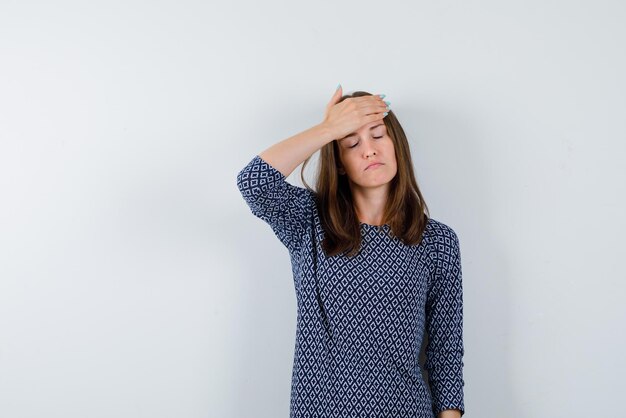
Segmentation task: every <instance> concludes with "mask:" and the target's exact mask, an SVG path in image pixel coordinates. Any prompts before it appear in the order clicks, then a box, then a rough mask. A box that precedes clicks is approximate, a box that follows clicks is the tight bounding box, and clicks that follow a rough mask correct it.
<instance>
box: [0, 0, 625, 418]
mask: <svg viewBox="0 0 626 418" xmlns="http://www.w3.org/2000/svg"><path fill="white" fill-rule="evenodd" d="M625 21H626V6H625V3H624V2H622V1H590V0H589V1H565V0H560V1H556V0H555V1H546V0H541V1H537V0H533V1H516V2H502V1H438V2H430V1H429V2H423V1H419V2H415V1H410V2H409V1H405V2H381V1H379V2H366V1H346V2H330V1H326V2H322V1H316V2H308V3H302V2H287V1H283V2H278V1H264V2H256V1H247V2H241V1H240V2H223V3H221V4H214V3H213V2H202V1H195V2H194V1H176V2H174V1H142V2H140V1H106V2H104V1H101V2H95V1H90V2H78V1H75V2H70V1H57V2H44V1H41V2H28V1H19V2H18V1H3V2H2V3H0V52H1V54H0V57H1V58H0V59H1V61H2V63H1V65H0V141H1V142H0V193H1V194H0V198H1V201H0V416H2V417H3V418H21V417H46V418H53V417H63V418H73V417H81V418H82V417H117V418H120V417H150V418H156V417H177V418H178V417H185V418H193V417H219V418H227V417H233V418H235V417H236V418H239V417H272V418H275V417H287V416H288V412H289V394H290V392H289V391H290V383H291V382H290V378H291V367H292V361H293V344H294V338H295V321H296V300H295V294H294V288H293V282H292V277H291V266H290V264H289V257H288V253H287V250H286V249H285V248H284V247H283V246H282V244H281V243H280V242H279V241H278V239H277V238H276V237H275V236H274V235H273V233H272V231H271V230H270V228H269V227H268V226H267V225H265V224H264V223H263V222H262V221H261V220H259V219H257V218H255V217H254V216H253V215H252V214H251V212H250V211H249V208H248V207H247V206H246V205H245V202H244V201H243V199H242V197H241V195H240V194H239V191H238V189H237V188H236V184H235V177H236V174H237V172H238V171H239V170H240V169H241V168H243V166H244V165H245V164H247V163H248V162H249V161H250V159H252V157H253V156H254V155H255V154H256V153H258V152H260V151H262V150H264V149H265V148H267V147H269V146H270V145H272V144H273V143H275V142H278V141H280V140H282V139H285V138H287V137H289V136H291V135H293V134H295V133H297V132H300V131H302V130H304V129H306V128H308V127H310V126H312V125H314V124H317V123H319V122H320V121H321V119H322V116H323V110H324V107H325V106H326V103H327V102H328V100H329V99H330V97H331V95H332V93H333V92H334V89H335V86H336V85H337V83H342V85H343V86H344V89H345V91H346V92H349V91H354V90H366V91H369V92H371V93H373V94H377V93H385V94H386V95H387V98H386V100H389V101H391V107H392V109H393V110H394V112H395V113H396V116H397V117H398V119H399V120H400V122H401V123H402V125H403V127H404V129H405V131H406V133H407V136H408V137H409V141H410V142H411V149H412V153H413V160H414V164H415V169H416V174H417V179H418V183H419V185H420V187H421V189H422V192H423V193H424V195H425V199H426V203H427V204H428V206H429V208H430V214H431V216H432V217H433V218H435V219H437V220H440V221H442V222H444V223H446V224H448V225H450V226H451V227H452V228H453V229H455V231H456V232H457V233H458V236H459V239H460V243H461V251H462V262H463V273H464V305H465V311H464V317H465V318H464V329H465V334H464V335H465V338H464V340H465V349H466V352H465V353H466V354H465V358H464V362H465V370H464V373H465V381H466V386H465V403H466V411H467V412H466V415H465V416H466V417H467V418H471V417H476V418H478V417H480V418H490V417H514V418H517V417H533V418H534V417H564V416H567V417H588V416H598V417H599V416H615V414H616V413H617V414H619V413H620V411H621V409H622V408H623V406H622V403H620V400H621V399H622V397H623V390H624V381H623V377H624V373H625V372H626V370H625V369H626V367H625V366H626V360H625V356H624V352H626V341H625V337H624V331H623V329H624V323H625V322H626V312H625V308H624V303H623V300H624V292H625V291H626V281H625V279H626V274H625V273H624V268H623V267H622V263H623V262H624V258H625V256H626V251H625V248H626V245H625V244H624V235H625V233H626V221H625V219H624V210H625V209H626V205H625V201H624V190H625V187H624V186H625V180H626V164H625V163H624V157H626V145H625V143H626V124H625V122H624V121H625V120H626V118H625V112H626V79H625V77H624V74H626V59H625V54H624V51H625V50H626V30H625V29H624V27H625V26H624V22H625ZM312 169H313V167H307V176H309V177H308V178H307V180H310V181H309V183H310V184H313V183H312V182H313V179H312V178H311V176H310V174H311V173H312V172H313V171H312ZM298 176H299V168H298V169H297V170H296V172H294V174H293V175H292V176H290V181H292V182H294V183H295V184H300V183H299V182H298V181H297V177H298Z"/></svg>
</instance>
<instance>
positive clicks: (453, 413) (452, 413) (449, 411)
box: [437, 409, 461, 418]
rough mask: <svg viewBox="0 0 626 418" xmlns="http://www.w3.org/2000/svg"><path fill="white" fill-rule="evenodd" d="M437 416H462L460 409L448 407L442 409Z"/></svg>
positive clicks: (457, 417) (439, 417)
mask: <svg viewBox="0 0 626 418" xmlns="http://www.w3.org/2000/svg"><path fill="white" fill-rule="evenodd" d="M437 418H461V411H459V410H458V409H446V410H444V411H441V412H440V413H439V414H438V415H437Z"/></svg>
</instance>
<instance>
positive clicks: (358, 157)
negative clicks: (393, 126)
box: [337, 121, 398, 188]
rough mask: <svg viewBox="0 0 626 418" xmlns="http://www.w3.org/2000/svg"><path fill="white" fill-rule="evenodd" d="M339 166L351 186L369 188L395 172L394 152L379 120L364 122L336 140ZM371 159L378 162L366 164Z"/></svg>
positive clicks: (384, 128) (386, 181) (383, 182)
mask: <svg viewBox="0 0 626 418" xmlns="http://www.w3.org/2000/svg"><path fill="white" fill-rule="evenodd" d="M337 143H338V145H339V156H340V160H341V161H340V163H341V166H340V167H339V168H338V170H339V173H340V174H347V175H348V178H349V179H350V181H351V183H352V186H355V185H356V186H357V187H362V188H370V187H378V186H381V185H385V184H387V183H389V182H390V181H391V179H393V178H394V176H395V175H396V173H397V171H398V166H397V162H396V153H395V149H394V146H393V141H392V139H391V137H390V136H389V135H388V134H387V127H386V126H385V123H384V122H383V121H375V122H372V123H369V124H367V125H364V126H363V127H361V128H360V129H359V130H357V131H356V132H355V133H353V134H351V135H348V136H346V137H345V138H342V139H339V140H338V141H337ZM373 162H376V163H380V164H379V165H374V166H371V167H368V166H369V165H370V164H372V163H373Z"/></svg>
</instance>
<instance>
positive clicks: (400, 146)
mask: <svg viewBox="0 0 626 418" xmlns="http://www.w3.org/2000/svg"><path fill="white" fill-rule="evenodd" d="M371 95H372V94H371V93H368V92H365V91H355V92H353V93H352V94H345V95H343V96H342V97H341V99H340V100H339V102H342V101H344V100H345V99H347V98H349V97H359V96H371ZM388 112H389V114H388V115H387V116H385V117H384V118H383V121H384V123H385V126H386V127H387V133H388V135H389V136H390V137H391V139H392V141H393V145H394V149H395V154H396V161H397V165H398V171H397V173H396V175H395V176H394V178H393V179H392V180H391V181H390V188H389V195H388V196H387V203H386V205H385V212H384V216H383V224H387V225H389V227H390V232H391V233H392V234H393V236H395V237H397V238H398V239H400V240H401V241H402V242H403V243H404V244H405V245H418V244H419V243H420V242H421V240H422V235H423V232H424V229H425V228H426V223H427V222H428V218H429V217H430V212H429V210H428V206H427V205H426V202H425V201H424V197H423V196H422V193H421V192H420V189H419V187H418V185H417V181H416V179H415V174H414V172H413V162H412V159H411V151H410V148H409V142H408V141H407V138H406V135H405V133H404V130H403V129H402V126H400V122H398V119H397V118H396V116H395V115H394V113H393V111H392V110H389V111H388ZM338 139H341V138H337V139H335V140H333V141H331V142H329V143H328V144H326V145H324V146H323V147H322V148H321V149H320V158H319V164H318V171H317V184H316V189H317V191H314V192H315V195H316V198H317V199H316V200H317V209H318V212H319V215H320V221H321V225H322V228H323V229H324V241H323V242H322V248H323V250H324V252H325V253H326V255H327V256H328V257H331V256H334V255H336V254H339V253H344V254H346V255H347V256H348V257H352V256H354V255H356V254H357V253H358V252H359V251H360V248H361V239H362V237H361V225H360V223H359V222H360V221H359V219H358V217H357V215H356V211H355V208H354V203H353V200H352V192H351V189H350V184H349V182H348V178H347V174H346V175H340V174H339V172H338V171H337V169H338V166H339V163H340V162H341V160H340V156H339V148H338V144H337V140H338ZM310 159H311V157H309V158H307V159H306V160H305V161H304V163H303V165H302V169H301V171H300V178H301V180H302V182H303V184H304V185H305V187H307V189H309V190H311V191H313V189H311V188H310V186H309V185H308V184H307V183H306V181H305V179H304V169H305V167H306V165H307V163H308V162H309V161H310ZM381 229H382V225H381V226H379V227H378V230H379V231H380V230H381Z"/></svg>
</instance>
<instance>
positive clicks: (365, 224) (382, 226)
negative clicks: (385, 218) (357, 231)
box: [359, 221, 389, 228]
mask: <svg viewBox="0 0 626 418" xmlns="http://www.w3.org/2000/svg"><path fill="white" fill-rule="evenodd" d="M359 224H361V226H365V227H369V228H384V227H388V226H389V224H382V225H372V224H367V223H365V222H361V221H359Z"/></svg>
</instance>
